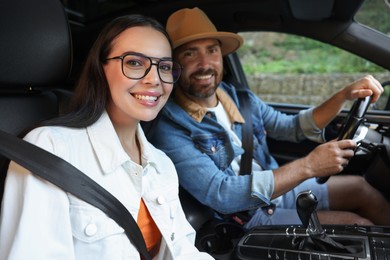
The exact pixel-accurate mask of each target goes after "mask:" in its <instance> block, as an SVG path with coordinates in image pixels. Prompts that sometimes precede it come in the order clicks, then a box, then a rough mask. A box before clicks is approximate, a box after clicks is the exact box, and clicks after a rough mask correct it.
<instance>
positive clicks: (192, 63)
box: [174, 39, 223, 101]
mask: <svg viewBox="0 0 390 260" xmlns="http://www.w3.org/2000/svg"><path fill="white" fill-rule="evenodd" d="M174 58H175V59H176V60H177V61H178V62H179V63H181V65H183V67H184V68H183V71H182V74H181V76H180V79H179V82H178V83H177V85H178V86H179V87H180V88H181V89H182V90H183V92H184V93H185V94H186V95H187V96H189V97H190V98H192V99H195V100H198V101H202V99H207V98H209V97H211V96H213V95H214V93H215V91H216V89H217V87H218V84H219V83H220V82H221V80H222V76H223V58H222V53H221V47H220V42H219V41H218V40H216V39H201V40H196V41H192V42H189V43H186V44H184V45H182V46H180V47H179V48H178V49H176V50H175V54H174Z"/></svg>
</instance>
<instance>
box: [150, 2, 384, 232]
mask: <svg viewBox="0 0 390 260" xmlns="http://www.w3.org/2000/svg"><path fill="white" fill-rule="evenodd" d="M167 31H168V33H169V34H170V37H171V39H172V41H173V46H174V58H175V59H176V60H177V61H179V62H180V63H181V64H182V65H183V72H182V75H181V79H180V80H179V82H178V83H177V85H176V91H175V95H174V96H173V97H172V99H171V100H170V101H169V102H168V103H167V105H166V107H165V108H164V109H163V111H162V114H161V117H160V119H159V120H158V122H157V125H156V126H155V127H156V129H158V130H157V131H154V133H152V134H151V135H150V136H149V138H150V140H151V142H152V143H154V144H155V145H156V146H157V147H158V148H160V149H162V150H164V151H165V152H166V153H167V154H168V156H169V157H171V159H172V160H173V161H174V163H175V166H176V168H177V172H178V174H179V181H180V184H181V186H182V187H183V188H184V189H186V190H187V191H188V192H189V193H190V194H192V195H193V196H194V197H195V198H196V199H197V200H199V201H200V202H201V203H203V204H205V205H207V206H209V207H211V208H213V209H214V210H215V211H217V212H219V213H222V214H234V213H236V212H241V211H247V212H249V215H250V218H249V219H248V222H247V223H246V224H245V227H247V228H250V227H252V226H254V225H260V224H263V225H264V224H301V222H300V219H299V217H298V215H297V213H296V208H295V198H296V196H297V194H298V193H299V192H300V191H303V190H308V189H310V190H312V192H313V193H314V194H315V195H316V197H317V199H318V201H319V204H318V215H319V219H320V221H321V222H322V223H327V224H332V223H337V224H354V223H357V224H390V222H389V220H390V219H389V218H388V216H389V214H390V205H389V203H388V202H387V201H386V200H385V199H384V197H383V196H382V195H381V194H380V193H379V192H378V191H377V190H375V189H374V188H372V187H371V186H370V185H369V184H368V183H367V182H366V181H365V180H364V179H363V178H362V177H360V176H334V177H331V178H330V179H329V181H328V182H327V183H326V184H324V185H320V184H318V183H316V181H315V178H313V177H324V176H329V175H334V174H337V173H339V172H341V171H342V169H343V167H344V166H345V165H347V164H348V160H349V159H350V158H351V157H352V156H353V154H354V153H353V149H354V148H355V146H356V143H355V142H354V141H353V140H342V141H331V142H328V143H324V144H321V145H319V146H318V147H317V148H315V149H314V150H313V151H312V152H311V153H310V154H309V155H307V156H306V157H304V158H301V159H298V160H296V161H294V162H291V163H289V164H287V165H284V166H282V167H279V166H278V165H277V163H276V161H275V160H274V158H272V156H271V155H270V154H269V152H268V148H267V143H266V135H269V136H272V137H274V138H278V139H284V140H290V141H300V140H303V139H304V138H309V139H311V140H316V141H322V142H324V138H323V128H324V127H325V126H326V125H327V124H328V123H329V122H331V121H332V120H333V119H334V118H335V116H336V115H337V114H338V112H339V111H340V109H341V108H342V106H343V104H344V102H345V101H346V100H354V99H356V98H359V97H365V96H369V95H372V101H373V102H375V101H376V100H377V99H378V98H379V96H380V95H381V93H382V92H383V88H382V86H381V85H380V83H379V82H378V81H377V80H376V79H374V78H373V77H372V76H367V77H364V78H362V79H360V80H358V81H356V82H354V83H352V84H351V85H349V86H346V87H345V88H343V89H341V90H340V91H338V92H337V93H335V94H334V95H333V96H332V97H331V98H329V99H328V100H326V101H325V102H324V103H323V104H321V105H319V106H317V107H315V108H311V109H308V110H306V111H302V112H301V113H299V115H296V116H288V115H285V114H282V113H280V112H277V111H276V110H274V109H273V108H272V107H270V106H268V105H267V104H265V103H264V102H262V101H261V100H260V99H259V98H257V97H256V96H255V95H254V94H253V93H250V99H251V112H252V121H253V131H254V136H253V138H254V151H253V163H252V165H253V167H252V173H251V174H249V175H239V174H238V173H239V165H240V158H241V155H242V153H243V149H242V148H241V126H242V124H243V123H244V119H243V117H242V115H241V114H240V111H239V108H240V106H239V103H238V100H237V94H236V92H235V88H234V87H233V86H231V85H229V84H227V83H225V82H223V81H222V76H223V56H224V55H227V54H229V53H231V52H234V51H235V50H236V49H238V48H239V47H240V46H241V45H242V43H243V40H242V38H241V37H240V36H239V35H237V34H234V33H229V32H218V31H217V30H216V28H215V26H214V25H213V24H212V23H211V21H210V20H209V19H208V17H207V16H206V14H205V13H203V12H202V11H201V10H200V9H198V8H193V9H182V10H179V11H177V12H175V13H173V14H172V15H171V16H170V17H169V19H168V22H167ZM274 204H275V205H276V208H275V209H274V208H272V207H269V206H270V205H274ZM264 206H266V207H264ZM267 206H268V207H267Z"/></svg>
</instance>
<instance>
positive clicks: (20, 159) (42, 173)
mask: <svg viewBox="0 0 390 260" xmlns="http://www.w3.org/2000/svg"><path fill="white" fill-rule="evenodd" d="M0 154H2V155H3V156H5V157H7V158H8V159H10V160H12V161H14V162H16V163H18V164H19V165H21V166H23V167H24V168H26V169H28V170H29V171H31V172H32V173H33V174H35V175H37V176H39V177H41V178H43V179H46V180H48V181H49V182H51V183H53V184H54V185H56V186H58V187H59V188H61V189H63V190H64V191H66V192H69V193H71V194H73V195H74V196H76V197H78V198H80V199H82V200H84V201H85V202H88V203H89V204H91V205H93V206H95V207H97V208H99V209H101V210H102V211H103V212H104V213H106V214H107V215H108V216H109V217H111V218H112V219H113V220H115V221H116V222H117V223H118V224H119V225H120V226H121V227H122V228H123V229H124V230H125V233H126V235H127V237H128V238H129V240H130V242H131V243H132V244H133V245H134V246H135V247H136V248H137V250H138V252H139V253H140V254H141V255H142V256H143V257H144V259H148V260H150V259H151V256H150V254H149V253H148V251H147V249H146V245H145V240H144V239H143V236H142V233H141V231H140V229H139V227H138V225H137V223H136V222H135V220H134V218H133V217H132V215H131V214H130V212H129V211H128V210H127V209H126V207H125V206H124V205H123V204H122V203H121V202H120V201H119V200H118V199H117V198H115V197H114V196H113V195H112V194H111V193H109V192H108V191H107V190H105V189H104V188H103V187H102V186H100V185H99V184H98V183H96V182H95V181H94V180H92V179H91V178H90V177H88V176H87V175H85V174H84V173H82V172H81V171H79V170H78V169H77V168H75V167H74V166H73V165H71V164H70V163H68V162H66V161H65V160H63V159H62V158H60V157H58V156H56V155H54V154H52V153H49V152H47V151H46V150H44V149H42V148H40V147H38V146H36V145H33V144H31V143H29V142H26V141H24V140H22V139H20V138H18V137H16V136H14V135H11V134H9V133H6V132H4V131H1V130H0Z"/></svg>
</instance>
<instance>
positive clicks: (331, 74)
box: [238, 32, 389, 109]
mask: <svg viewBox="0 0 390 260" xmlns="http://www.w3.org/2000/svg"><path fill="white" fill-rule="evenodd" d="M240 35H241V36H243V37H244V41H245V42H244V45H243V47H241V48H240V49H239V50H238V56H239V58H240V62H241V64H242V66H243V69H244V72H245V74H246V77H247V80H248V84H249V86H250V88H251V89H252V90H253V91H254V92H255V93H256V94H257V95H259V96H260V97H261V98H262V99H263V100H264V101H266V102H271V103H287V104H300V105H318V104H319V103H321V102H322V101H323V100H325V98H327V97H329V96H330V95H331V94H332V93H334V92H335V91H336V90H337V89H340V88H341V87H343V86H345V85H346V84H349V83H351V82H353V81H354V80H357V79H358V78H361V77H363V76H364V75H367V74H371V75H373V76H375V77H376V78H377V79H378V80H379V81H380V82H384V81H386V80H389V74H388V71H387V70H385V69H383V68H382V67H380V66H377V65H375V64H373V63H371V62H369V61H367V60H365V59H362V58H360V57H358V56H356V55H354V54H351V53H349V52H347V51H344V50H342V49H340V48H337V47H334V46H331V45H328V44H325V43H322V42H319V41H316V40H312V39H308V38H305V37H302V36H296V35H290V34H283V33H275V32H245V33H240ZM388 95H389V93H386V94H385V95H383V97H382V98H381V100H380V101H378V102H377V104H376V105H374V106H372V107H371V108H370V109H384V107H385V106H386V102H387V97H388ZM351 105H352V102H350V104H347V105H346V107H350V106H351Z"/></svg>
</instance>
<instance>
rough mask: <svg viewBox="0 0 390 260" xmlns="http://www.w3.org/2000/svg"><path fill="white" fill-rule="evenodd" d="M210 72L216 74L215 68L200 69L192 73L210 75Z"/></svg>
mask: <svg viewBox="0 0 390 260" xmlns="http://www.w3.org/2000/svg"><path fill="white" fill-rule="evenodd" d="M210 74H216V73H215V70H213V69H208V70H198V71H195V72H194V73H192V76H194V77H196V76H205V75H210Z"/></svg>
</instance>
